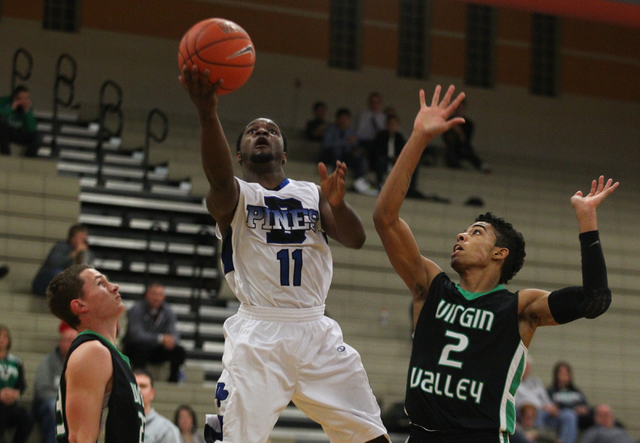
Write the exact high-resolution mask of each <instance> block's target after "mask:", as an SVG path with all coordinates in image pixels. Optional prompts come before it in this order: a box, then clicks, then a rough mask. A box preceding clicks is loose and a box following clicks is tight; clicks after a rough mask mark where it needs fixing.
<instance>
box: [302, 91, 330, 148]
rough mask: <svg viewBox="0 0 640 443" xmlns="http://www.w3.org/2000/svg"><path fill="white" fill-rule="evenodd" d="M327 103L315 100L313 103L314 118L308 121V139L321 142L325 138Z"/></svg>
mask: <svg viewBox="0 0 640 443" xmlns="http://www.w3.org/2000/svg"><path fill="white" fill-rule="evenodd" d="M326 118H327V104H326V103H325V102H321V101H318V102H315V103H314V104H313V118H312V119H311V120H309V121H307V128H306V130H305V135H306V136H307V139H308V140H312V141H317V142H321V141H322V139H323V138H324V131H325V129H327V121H326Z"/></svg>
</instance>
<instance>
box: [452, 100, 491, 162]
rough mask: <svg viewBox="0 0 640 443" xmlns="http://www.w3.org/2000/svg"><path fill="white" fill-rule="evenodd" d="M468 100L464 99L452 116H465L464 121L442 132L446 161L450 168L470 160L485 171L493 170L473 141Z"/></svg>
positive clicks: (472, 125) (472, 127) (472, 126)
mask: <svg viewBox="0 0 640 443" xmlns="http://www.w3.org/2000/svg"><path fill="white" fill-rule="evenodd" d="M466 109H467V100H466V99H465V100H462V102H461V103H460V104H459V105H458V108H457V109H456V110H455V111H453V114H451V118H455V117H463V118H464V123H462V124H460V125H455V126H454V127H453V128H451V129H449V130H448V131H447V132H445V133H444V134H442V139H443V140H444V144H445V146H446V152H445V162H446V164H447V166H448V167H450V168H456V169H457V168H461V167H462V161H464V160H466V161H468V162H470V163H471V164H472V165H473V167H474V168H476V169H477V170H479V171H483V172H491V166H489V165H488V164H487V163H485V162H483V161H482V160H481V159H480V157H478V154H477V153H476V150H475V148H474V146H473V144H472V142H471V138H472V137H473V130H474V124H473V121H472V120H471V119H470V118H469V117H467V116H466Z"/></svg>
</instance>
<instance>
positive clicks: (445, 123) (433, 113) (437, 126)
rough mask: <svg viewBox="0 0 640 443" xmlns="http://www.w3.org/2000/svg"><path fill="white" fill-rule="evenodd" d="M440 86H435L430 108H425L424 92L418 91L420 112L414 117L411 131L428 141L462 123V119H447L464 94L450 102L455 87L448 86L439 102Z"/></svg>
mask: <svg viewBox="0 0 640 443" xmlns="http://www.w3.org/2000/svg"><path fill="white" fill-rule="evenodd" d="M440 91H441V87H440V85H438V86H436V89H435V91H434V92H433V97H432V99H431V106H427V103H426V100H425V95H424V90H423V89H421V90H420V111H418V115H416V119H415V121H414V122H413V130H414V131H418V132H420V133H422V134H424V135H425V136H428V138H429V139H433V138H434V137H436V136H438V135H440V134H442V133H444V132H446V131H448V130H449V129H451V128H452V127H453V126H455V125H459V124H460V123H464V118H462V117H455V118H452V119H450V120H449V117H450V116H451V114H452V113H453V111H454V110H455V109H456V108H457V107H458V105H459V104H460V102H461V101H462V100H464V97H465V95H464V92H461V93H460V94H458V96H457V97H456V98H455V99H454V100H453V101H451V98H452V97H453V92H454V91H455V87H454V86H453V85H451V86H449V89H447V92H446V94H445V95H444V97H443V98H442V101H440Z"/></svg>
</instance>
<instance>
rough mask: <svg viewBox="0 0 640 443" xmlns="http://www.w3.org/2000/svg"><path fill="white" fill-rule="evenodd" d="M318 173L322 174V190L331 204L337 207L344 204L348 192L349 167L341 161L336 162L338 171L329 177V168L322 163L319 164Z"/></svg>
mask: <svg viewBox="0 0 640 443" xmlns="http://www.w3.org/2000/svg"><path fill="white" fill-rule="evenodd" d="M318 172H319V173H320V189H321V190H322V193H323V194H324V196H325V197H326V199H327V201H328V202H329V204H330V205H331V206H335V205H338V204H340V203H342V201H343V200H344V193H345V191H346V185H345V178H346V176H347V165H345V164H344V163H343V162H341V161H336V170H335V171H333V173H332V174H331V175H328V174H327V167H326V166H325V164H324V163H322V162H320V163H318Z"/></svg>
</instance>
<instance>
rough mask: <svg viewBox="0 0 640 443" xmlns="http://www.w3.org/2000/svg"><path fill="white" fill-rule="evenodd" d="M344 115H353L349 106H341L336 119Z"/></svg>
mask: <svg viewBox="0 0 640 443" xmlns="http://www.w3.org/2000/svg"><path fill="white" fill-rule="evenodd" d="M343 115H348V116H351V111H349V108H339V109H338V110H337V111H336V120H337V119H338V118H340V117H342V116H343Z"/></svg>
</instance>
